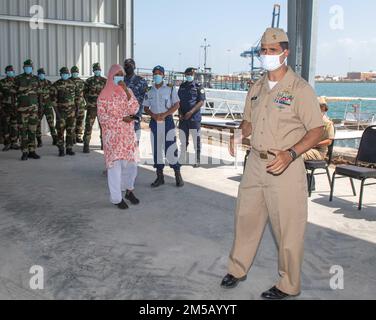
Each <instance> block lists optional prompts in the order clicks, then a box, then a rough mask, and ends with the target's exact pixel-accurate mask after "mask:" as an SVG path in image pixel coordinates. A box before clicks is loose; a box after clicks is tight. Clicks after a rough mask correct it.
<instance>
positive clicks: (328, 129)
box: [316, 116, 335, 157]
mask: <svg viewBox="0 0 376 320" xmlns="http://www.w3.org/2000/svg"><path fill="white" fill-rule="evenodd" d="M323 121H324V125H325V127H324V129H325V130H324V134H323V137H322V139H321V140H322V141H324V140H334V138H335V130H334V124H333V122H332V121H331V120H330V119H329V118H328V117H326V116H324V118H323ZM316 149H317V150H318V151H319V152H320V153H321V154H322V155H323V156H324V157H326V155H327V154H328V147H324V146H322V147H317V148H316Z"/></svg>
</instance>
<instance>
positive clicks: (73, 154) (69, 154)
mask: <svg viewBox="0 0 376 320" xmlns="http://www.w3.org/2000/svg"><path fill="white" fill-rule="evenodd" d="M66 154H67V155H68V156H72V157H73V156H75V155H76V153H75V152H74V151H73V150H72V149H67V151H66Z"/></svg>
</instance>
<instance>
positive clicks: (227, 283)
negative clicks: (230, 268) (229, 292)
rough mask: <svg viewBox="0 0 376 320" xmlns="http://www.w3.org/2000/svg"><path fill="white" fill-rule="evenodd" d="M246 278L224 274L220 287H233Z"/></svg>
mask: <svg viewBox="0 0 376 320" xmlns="http://www.w3.org/2000/svg"><path fill="white" fill-rule="evenodd" d="M245 280H247V276H245V277H243V278H240V279H238V278H235V277H234V276H232V275H231V274H228V275H226V277H224V278H223V280H222V283H221V287H222V288H224V289H234V288H236V287H237V286H238V284H239V282H242V281H245Z"/></svg>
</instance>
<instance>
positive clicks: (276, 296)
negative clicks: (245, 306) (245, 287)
mask: <svg viewBox="0 0 376 320" xmlns="http://www.w3.org/2000/svg"><path fill="white" fill-rule="evenodd" d="M297 296H298V295H296V296H292V295H289V294H287V293H284V292H282V291H281V290H279V289H278V288H277V287H273V288H271V289H270V290H268V291H265V292H264V293H263V294H262V295H261V298H263V299H265V300H284V299H288V298H293V297H297Z"/></svg>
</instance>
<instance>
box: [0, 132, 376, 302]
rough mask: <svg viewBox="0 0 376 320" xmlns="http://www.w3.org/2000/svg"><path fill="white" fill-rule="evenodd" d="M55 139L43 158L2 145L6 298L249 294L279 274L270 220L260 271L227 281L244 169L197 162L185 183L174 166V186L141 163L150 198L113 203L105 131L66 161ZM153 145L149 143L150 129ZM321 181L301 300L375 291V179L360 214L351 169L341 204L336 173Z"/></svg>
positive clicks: (0, 270)
mask: <svg viewBox="0 0 376 320" xmlns="http://www.w3.org/2000/svg"><path fill="white" fill-rule="evenodd" d="M44 141H45V147H43V148H42V149H40V150H39V152H40V154H41V155H42V156H43V158H42V159H41V160H39V161H35V160H29V161H27V162H21V161H19V158H20V152H17V151H11V152H8V153H0V299H215V300H222V299H230V300H232V299H234V300H235V299H237V300H249V299H259V296H260V293H261V292H263V291H264V290H266V289H269V288H270V287H271V286H273V285H274V284H275V281H276V280H277V278H278V274H277V255H276V254H277V249H276V245H275V242H274V240H273V237H272V235H271V231H270V228H269V227H268V228H267V229H266V231H265V234H264V238H263V240H262V243H261V246H260V250H259V252H258V256H257V258H256V261H255V264H254V266H253V267H252V269H251V271H250V273H249V277H248V280H247V281H246V282H244V283H242V284H241V285H240V286H239V287H238V288H237V289H235V290H231V291H226V290H223V289H221V288H220V286H219V284H220V282H221V279H222V277H223V276H224V275H225V274H226V265H227V258H228V254H229V251H230V249H231V245H232V240H233V232H234V230H233V229H234V228H233V221H234V209H235V202H236V195H237V189H238V185H239V181H240V179H241V173H242V168H240V167H238V168H235V167H234V166H231V165H224V164H209V165H204V166H203V167H202V168H200V169H193V168H192V167H191V166H185V167H183V169H182V173H183V176H184V178H185V180H186V185H185V187H184V188H183V189H177V188H176V187H175V186H174V179H173V172H172V171H171V170H170V169H168V170H166V174H167V175H169V178H168V179H167V183H166V185H165V186H163V187H161V188H159V189H157V190H151V188H150V183H151V182H152V181H153V180H154V178H155V173H154V171H153V168H152V166H150V165H147V164H145V165H141V166H140V169H139V177H138V180H137V190H136V194H137V196H138V197H139V198H140V200H141V204H140V205H139V206H137V207H131V209H130V210H127V211H124V212H123V211H120V210H118V209H117V208H116V207H115V206H113V205H111V204H110V203H109V192H108V189H107V180H106V177H105V176H104V175H103V173H102V171H103V170H104V161H103V156H102V154H101V153H100V151H98V141H99V140H98V135H97V134H96V135H95V137H94V138H93V145H94V149H96V150H95V151H93V152H92V153H91V154H90V155H84V154H83V153H82V148H81V147H77V148H76V149H75V150H76V151H77V155H76V156H75V157H66V158H62V159H60V158H58V157H57V150H56V147H52V146H51V140H50V139H49V138H48V137H46V138H44ZM141 144H142V145H148V144H149V137H148V132H144V133H143V139H142V142H141ZM207 149H208V146H205V148H204V153H205V152H207ZM222 153H223V157H225V155H226V150H225V149H223V150H222ZM146 157H147V158H149V159H150V158H151V155H150V153H148V154H146ZM316 184H317V186H316V189H317V191H316V192H315V193H314V194H313V196H312V198H311V199H310V200H309V225H308V229H307V235H306V249H305V260H304V266H303V277H302V290H303V291H302V294H301V296H300V297H299V299H375V298H376V186H371V187H368V188H367V189H366V192H365V197H364V204H365V207H364V209H363V211H361V212H359V211H358V210H357V207H356V203H357V198H356V197H353V196H352V193H351V188H350V184H349V181H348V180H347V179H343V180H338V183H337V187H336V193H335V195H336V198H335V199H334V202H332V203H330V202H329V185H328V181H327V179H326V176H325V175H323V176H319V177H317V183H316ZM357 188H359V184H357ZM250 210H251V208H250ZM33 266H40V267H42V268H43V272H44V273H43V274H44V279H43V289H42V290H33V289H31V288H30V279H31V277H32V276H33V275H32V274H30V268H32V267H33ZM333 266H340V267H341V268H342V270H343V272H344V273H343V284H344V289H343V290H333V288H331V286H330V281H331V278H332V277H333V274H331V273H330V271H331V268H333ZM334 270H338V269H334ZM339 270H341V269H339Z"/></svg>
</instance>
